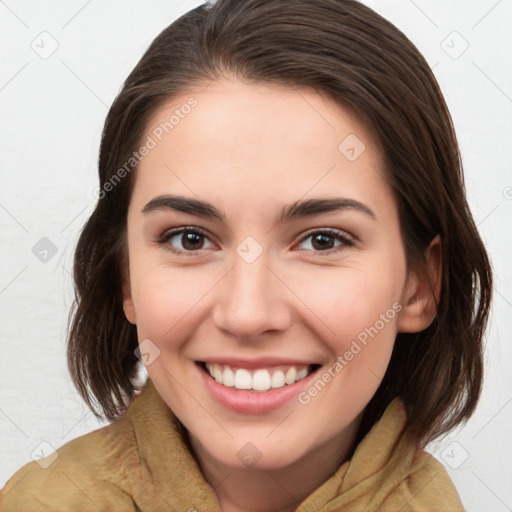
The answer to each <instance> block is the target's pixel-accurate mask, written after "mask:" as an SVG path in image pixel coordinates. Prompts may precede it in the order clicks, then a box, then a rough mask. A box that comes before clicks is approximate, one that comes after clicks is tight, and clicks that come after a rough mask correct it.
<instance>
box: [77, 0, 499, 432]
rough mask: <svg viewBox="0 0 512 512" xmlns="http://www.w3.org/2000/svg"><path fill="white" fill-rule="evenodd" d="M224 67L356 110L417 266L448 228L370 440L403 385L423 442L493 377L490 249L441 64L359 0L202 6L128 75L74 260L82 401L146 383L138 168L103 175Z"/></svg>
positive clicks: (122, 399)
mask: <svg viewBox="0 0 512 512" xmlns="http://www.w3.org/2000/svg"><path fill="white" fill-rule="evenodd" d="M223 74H224V75H226V74H229V75H231V76H234V77H236V78H238V79H240V80H244V81H247V82H253V83H266V84H277V85H281V86H286V87H291V88H303V87H305V88H309V89H312V90H314V91H315V92H317V93H318V94H321V95H324V96H326V97H328V98H330V99H332V100H334V102H336V104H338V105H340V106H341V107H343V108H348V109H351V110H352V111H354V112H355V113H356V114H357V115H358V116H359V119H360V120H362V121H363V123H364V124H365V126H366V127H367V128H368V130H369V131H370V132H371V133H372V135H373V136H374V137H375V139H376V141H377V143H378V145H379V146H380V149H381V151H382V155H383V159H384V162H385V174H386V177H387V179H388V180H389V183H390V184H391V187H392V190H393V194H394V195H395V199H396V202H397V206H398V211H399V215H400V228H401V232H402V237H403V243H404V250H405V253H406V259H407V265H408V267H410V266H412V265H414V266H416V267H418V268H425V265H426V262H425V258H424V254H425V249H426V248H427V247H428V245H429V243H430V242H431V241H432V240H433V239H434V238H435V237H436V236H439V237H440V238H441V241H442V266H443V273H442V290H441V297H440V300H439V302H438V303H436V309H437V315H436V318H435V320H434V321H433V322H432V324H431V325H430V326H429V327H428V328H426V329H424V330H423V331H421V332H418V333H414V334H409V333H399V334H398V335H397V338H396V341H395V345H394V349H393V353H392V356H391V360H390V363H389V366H388V368H387V371H386V373H385V375H384V378H383V380H382V382H381V384H380V386H379V388H378V390H377V391H376V393H375V395H374V396H373V397H372V399H371V401H370V402H369V404H368V406H367V407H366V409H365V413H364V416H363V421H362V423H361V427H360V430H359V433H358V439H359V440H360V439H361V438H362V437H363V436H364V435H365V434H366V433H367V432H368V431H369V429H370V428H371V426H372V425H373V424H374V423H375V422H376V421H377V420H378V419H379V418H380V417H381V416H382V413H383V412H384V410H385V409H386V407H387V406H388V405H389V403H390V402H391V401H392V400H393V399H394V398H395V397H397V396H399V397H401V399H402V400H403V402H404V405H405V407H406V412H407V423H406V429H407V430H408V431H409V432H410V433H411V434H412V435H414V436H415V438H416V439H418V440H420V441H422V440H424V441H430V440H433V439H434V438H436V437H438V436H440V435H441V434H444V433H446V432H448V431H449V430H451V429H453V428H454V427H455V426H457V425H458V424H460V423H462V422H463V421H467V419H468V418H469V417H470V416H471V414H472V413H473V411H474V409H475V407H476V404H477V402H478V399H479V396H480V392H481V386H482V377H483V337H484V334H485V330H486V325H487V320H488V314H489V308H490V303H491V289H492V272H491V266H490V262H489V259H488V256H487V254H486V250H485V247H484V245H483V243H482V240H481V238H480V236H479V234H478V231H477V228H476V226H475V223H474V220H473V217H472V215H471V212H470V210H469V206H468V204H467V201H466V196H465V186H464V177H463V170H462V163H461V158H460V153H459V148H458V144H457V140H456V136H455V131H454V127H453V123H452V119H451V116H450V114H449V111H448V109H447V106H446V104H445V101H444V99H443V96H442V93H441V91H440V88H439V86H438V84H437V81H436V79H435V77H434V75H433V73H432V71H431V70H430V67H429V66H428V64H427V62H426V61H425V59H424V58H423V57H422V55H421V54H420V52H419V51H418V50H417V49H416V47H415V46H414V45H413V44H412V43H411V41H409V39H408V38H407V37H406V36H405V35H404V34H403V33H402V32H401V31H400V30H398V29H397V28H396V27H395V26H394V25H393V24H391V23H390V22H388V21H387V20H386V19H384V18H383V17H381V16H380V15H378V14H377V13H376V12H374V11H373V10H371V9H370V8H368V7H366V6H364V5H363V4H360V3H359V2H357V1H356V0H274V1H272V0H218V1H217V2H216V3H214V4H212V3H206V4H203V5H201V6H199V7H197V8H195V9H193V10H191V11H189V12H187V13H186V14H184V15H183V16H181V17H180V18H178V19H177V20H176V21H174V22H173V23H172V24H171V25H170V26H169V27H167V28H166V29H165V30H163V31H162V32H161V33H160V34H159V35H158V37H157V38H156V39H155V40H154V41H153V42H152V44H151V45H150V47H149V48H148V50H147V51H146V53H145V54H144V55H143V57H142V59H141V60H140V61H139V63H138V64H137V65H136V67H135V68H134V69H133V71H132V72H131V73H130V75H129V76H128V78H127V79H126V81H125V82H124V84H123V87H122V89H121V90H120V92H119V94H118V95H117V97H116V98H115V100H114V102H113V104H112V106H111V108H110V110H109V112H108V114H107V117H106V121H105V125H104V129H103V133H102V140H101V145H100V155H99V179H100V187H101V190H102V191H103V190H108V193H105V192H103V193H101V194H100V199H99V200H98V202H97V205H96V207H95V210H94V211H93V213H92V215H91V217H90V218H89V219H88V221H87V223H86V224H85V226H84V228H83V230H82V232H81V234H80V237H79V240H78V243H77V247H76V252H75V258H74V280H75V301H74V303H73V307H72V309H71V311H70V317H69V329H68V353H67V357H68V366H69V370H70V374H71V377H72V379H73V382H74V384H75V386H76V387H77V389H78V391H79V393H80V394H81V396H82V397H83V399H84V400H85V401H86V403H87V404H88V406H89V407H90V408H91V410H92V411H93V412H94V414H95V415H96V416H97V417H98V418H102V417H105V418H107V419H109V420H113V419H115V418H117V417H119V416H120V415H122V414H123V413H124V412H125V411H126V408H127V406H128V405H129V403H130V402H131V400H132V399H133V398H134V397H135V396H136V394H137V391H138V388H137V386H136V384H135V383H134V378H135V376H136V373H137V370H138V368H139V364H140V363H139V360H138V359H137V357H136V356H135V354H134V351H135V349H136V348H137V347H138V341H137V331H136V327H135V326H134V325H132V324H130V323H129V322H128V321H127V319H126V317H125V315H124V312H123V296H122V286H121V281H122V269H121V264H122V261H123V258H125V255H126V250H127V248H126V245H127V241H126V225H127V220H126V218H127V211H128V205H129V202H130V196H131V192H132V188H133V182H134V175H135V173H136V166H135V167H134V170H133V172H129V173H127V175H126V176H124V177H123V179H121V180H119V179H118V180H117V181H118V183H115V186H110V187H105V185H107V186H108V183H111V184H112V178H113V177H114V175H115V174H116V172H118V170H119V169H120V168H122V167H123V165H124V164H125V163H126V162H127V161H128V160H129V159H130V157H131V156H132V155H133V152H134V151H135V150H136V149H137V148H138V147H139V145H140V143H141V141H142V140H143V137H144V135H145V133H146V130H147V125H148V122H149V120H150V119H151V117H152V116H153V115H154V113H155V112H156V111H157V110H158V109H159V107H160V106H162V105H163V104H164V103H166V102H168V101H169V100H170V99H172V98H173V97H175V96H177V95H178V94H184V93H187V92H189V91H191V90H192V88H193V87H195V86H198V85H201V84H206V83H207V82H208V81H211V80H214V79H215V78H216V77H218V76H220V75H223ZM117 177H119V175H118V176H117ZM95 401H97V405H98V408H99V411H96V410H95V407H96V404H95V403H94V402H95Z"/></svg>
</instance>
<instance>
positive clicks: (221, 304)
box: [124, 78, 411, 468]
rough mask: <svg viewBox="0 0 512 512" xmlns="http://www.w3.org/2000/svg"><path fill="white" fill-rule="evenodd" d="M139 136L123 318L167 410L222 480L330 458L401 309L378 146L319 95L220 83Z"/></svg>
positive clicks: (393, 220) (402, 289)
mask: <svg viewBox="0 0 512 512" xmlns="http://www.w3.org/2000/svg"><path fill="white" fill-rule="evenodd" d="M191 98H193V99H191ZM187 104H188V105H194V106H193V107H191V108H185V107H183V106H184V105H187ZM176 109H178V114H179V115H175V117H174V121H171V122H172V123H173V125H172V129H169V124H168V125H167V131H168V133H166V131H165V130H162V126H165V123H166V122H167V123H169V119H170V118H171V116H172V115H173V114H175V111H176ZM178 119H179V120H178ZM177 120H178V121H177ZM147 137H150V138H151V139H152V140H153V142H154V144H152V143H149V144H148V147H149V146H152V147H151V149H150V150H149V151H148V152H147V155H146V156H145V157H144V158H143V159H142V161H141V162H140V164H139V167H138V169H137V171H136V176H135V184H134V189H133V195H132V198H131V202H130V206H129V211H128V219H127V241H128V258H129V262H128V265H127V267H126V278H125V282H124V296H125V300H124V310H125V314H126V316H127V318H128V320H129V321H130V322H132V323H134V324H136V326H137V332H138V337H139V343H141V344H142V343H144V344H145V345H144V347H143V348H145V351H146V352H147V353H148V354H149V356H148V363H147V366H146V368H147V371H148V373H149V376H150V378H151V380H152V381H153V383H154V384H155V386H156V388H157V390H158V391H159V393H160V395H161V396H162V398H163V399H164V400H165V402H166V403H167V404H168V406H169V407H170V408H171V409H172V411H173V412H174V413H175V414H176V416H177V417H178V418H179V419H180V420H181V422H182V423H183V424H184V425H185V427H186V428H187V430H188V432H189V435H190V438H191V440H192V443H193V446H194V447H195V448H196V450H198V451H200V452H202V453H203V454H204V456H208V457H210V458H211V459H212V460H215V461H217V462H219V463H221V464H225V465H229V466H234V467H243V466H244V464H247V456H249V457H252V461H253V464H254V463H256V464H257V466H258V467H261V468H280V467H285V466H287V465H289V464H293V463H294V462H296V461H299V460H302V459H304V458H307V457H308V456H310V455H311V454H313V453H315V452H319V451H320V450H325V449H326V447H329V446H339V445H340V443H342V442H343V441H342V440H343V439H346V438H347V436H349V435H352V436H353V435H354V433H355V431H356V429H357V426H358V425H359V421H360V419H361V415H362V412H363V411H364V408H365V406H366V405H367V404H368V402H369V400H370V399H371V397H372V396H373V395H374V393H375V391H376V390H377V388H378V386H379V384H380V381H381V379H382V377H383V376H384V373H385V371H386V368H387V365H388V362H389V359H390V356H391V352H392V349H393V345H394V340H395V337H396V334H397V332H398V331H399V330H400V328H401V322H407V319H404V315H406V314H407V311H406V308H405V305H406V303H408V301H409V296H410V295H411V286H410V279H409V276H408V273H407V268H406V261H405V253H404V246H403V242H402V239H401V234H400V223H399V217H398V213H397V206H396V203H395V200H394V198H393V195H392V192H391V190H390V189H389V187H388V186H387V184H386V182H385V179H384V175H383V161H382V158H381V154H380V153H379V151H378V149H377V146H376V144H375V142H374V140H372V137H371V136H370V133H368V131H367V130H366V128H365V126H364V125H363V124H361V122H360V121H358V119H357V118H356V117H355V116H353V115H351V114H350V113H349V112H348V111H347V110H345V109H343V108H341V107H339V106H338V105H336V104H334V103H332V102H330V101H328V100H326V99H324V98H322V97H321V96H319V95H318V94H317V93H315V92H313V91H308V90H301V91H300V92H298V91H296V90H293V89H291V88H290V89H288V88H283V87H280V88H277V87H274V86H268V85H264V84H261V83H260V84H249V83H244V82H240V81H237V80H235V79H228V78H222V79H218V80H216V81H215V82H213V83H212V84H210V85H209V86H208V87H206V88H203V89H202V90H200V89H198V90H195V91H194V92H193V93H192V92H191V93H190V94H184V95H182V96H179V97H174V98H173V99H172V100H171V101H169V103H168V104H166V105H165V106H164V107H162V108H161V109H160V110H158V111H157V112H156V114H155V115H154V116H153V118H152V119H151V121H150V123H149V124H148V128H147V133H146V136H145V137H144V140H145V141H147V140H149V139H147ZM159 139H161V140H159ZM409 302H410V301H409ZM143 351H144V350H143ZM210 372H211V373H212V375H213V376H211V375H210Z"/></svg>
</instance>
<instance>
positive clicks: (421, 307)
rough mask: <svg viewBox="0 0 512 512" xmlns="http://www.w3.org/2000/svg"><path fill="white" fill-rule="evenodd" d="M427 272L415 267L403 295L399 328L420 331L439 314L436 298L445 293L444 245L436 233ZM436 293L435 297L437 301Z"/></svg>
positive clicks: (411, 331)
mask: <svg viewBox="0 0 512 512" xmlns="http://www.w3.org/2000/svg"><path fill="white" fill-rule="evenodd" d="M425 261H426V272H425V271H419V270H417V271H416V270H415V271H413V270H411V271H410V273H409V275H408V276H407V282H406V286H405V289H404V293H403V295H402V305H403V309H402V311H401V313H400V320H399V321H398V332H410V333H413V332H420V331H422V330H423V329H426V328H427V327H428V326H429V325H430V324H431V323H432V322H433V321H434V318H435V317H436V315H437V311H436V302H439V300H440V297H441V278H442V273H443V268H442V265H443V264H442V245H441V238H440V237H439V235H438V236H436V237H435V238H434V239H433V240H432V242H430V245H429V246H428V247H427V249H426V250H425ZM434 297H435V301H434Z"/></svg>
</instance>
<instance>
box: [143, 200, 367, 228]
mask: <svg viewBox="0 0 512 512" xmlns="http://www.w3.org/2000/svg"><path fill="white" fill-rule="evenodd" d="M158 210H175V211H179V212H183V213H188V214H190V215H197V216H199V217H205V218H212V219H217V220H219V221H222V222H225V220H226V215H225V214H224V213H223V212H222V211H220V210H219V209H217V208H216V207H215V206H213V205H212V204H211V203H208V202H207V201H202V200H200V199H194V198H192V197H185V196H180V195H173V194H171V195H163V196H158V197H155V198H154V199H152V200H151V201H149V203H147V204H146V206H144V208H143V209H142V213H145V214H147V213H151V212H154V211H158ZM340 210H341V211H343V210H355V211H357V212H361V213H364V214H366V215H368V216H369V217H371V218H372V219H373V220H377V216H376V215H375V213H374V212H373V211H372V210H371V209H370V208H369V207H368V206H366V205H365V204H363V203H361V202H359V201H356V200H355V199H349V198H345V197H335V198H315V199H306V200H299V201H295V202H294V203H292V204H289V205H285V206H284V207H283V209H282V211H281V214H280V215H279V217H278V218H277V221H276V223H277V224H280V223H283V222H289V221H291V220H295V219H301V218H306V217H313V216H314V215H320V214H322V213H330V212H335V211H340Z"/></svg>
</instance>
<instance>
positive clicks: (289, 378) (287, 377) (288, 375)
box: [284, 366, 297, 385]
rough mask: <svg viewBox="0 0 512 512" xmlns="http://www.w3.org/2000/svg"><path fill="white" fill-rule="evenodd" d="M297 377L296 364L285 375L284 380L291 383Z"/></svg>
mask: <svg viewBox="0 0 512 512" xmlns="http://www.w3.org/2000/svg"><path fill="white" fill-rule="evenodd" d="M296 378H297V370H296V369H295V366H292V367H291V368H290V369H289V370H288V371H287V372H286V375H285V376H284V381H285V382H286V384H288V385H290V384H293V383H294V382H295V379H296Z"/></svg>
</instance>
